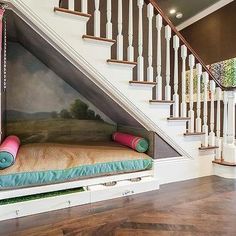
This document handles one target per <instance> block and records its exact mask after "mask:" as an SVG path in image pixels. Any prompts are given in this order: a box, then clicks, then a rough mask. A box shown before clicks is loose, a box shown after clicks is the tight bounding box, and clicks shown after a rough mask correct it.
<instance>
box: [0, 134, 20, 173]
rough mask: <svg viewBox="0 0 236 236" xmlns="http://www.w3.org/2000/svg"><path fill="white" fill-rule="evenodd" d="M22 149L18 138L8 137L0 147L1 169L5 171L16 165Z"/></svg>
mask: <svg viewBox="0 0 236 236" xmlns="http://www.w3.org/2000/svg"><path fill="white" fill-rule="evenodd" d="M19 147H20V139H19V138H18V137H17V136H14V135H11V136H8V137H7V138H6V139H5V140H4V141H3V142H2V144H1V145H0V169H5V168H7V167H10V166H11V165H13V164H14V162H15V159H16V155H17V152H18V150H19Z"/></svg>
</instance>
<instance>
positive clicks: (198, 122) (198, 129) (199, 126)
mask: <svg viewBox="0 0 236 236" xmlns="http://www.w3.org/2000/svg"><path fill="white" fill-rule="evenodd" d="M196 70H197V118H196V132H198V133H200V132H201V131H202V119H201V77H202V65H201V64H200V63H198V64H197V65H196Z"/></svg>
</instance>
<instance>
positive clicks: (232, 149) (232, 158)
mask: <svg viewBox="0 0 236 236" xmlns="http://www.w3.org/2000/svg"><path fill="white" fill-rule="evenodd" d="M225 95H226V96H227V97H228V98H227V101H228V114H227V117H226V119H227V128H228V129H227V138H226V139H227V142H226V143H225V142H224V143H223V158H224V161H226V162H229V163H236V145H235V104H236V92H234V91H227V92H225Z"/></svg>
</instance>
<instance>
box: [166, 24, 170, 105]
mask: <svg viewBox="0 0 236 236" xmlns="http://www.w3.org/2000/svg"><path fill="white" fill-rule="evenodd" d="M165 39H166V86H165V100H167V101H170V100H171V86H170V39H171V28H170V26H169V25H166V26H165Z"/></svg>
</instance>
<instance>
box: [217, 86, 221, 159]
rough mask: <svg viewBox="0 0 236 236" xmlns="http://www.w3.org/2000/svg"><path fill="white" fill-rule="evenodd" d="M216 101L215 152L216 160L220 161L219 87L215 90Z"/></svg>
mask: <svg viewBox="0 0 236 236" xmlns="http://www.w3.org/2000/svg"><path fill="white" fill-rule="evenodd" d="M216 99H217V113H216V114H217V115H216V116H217V118H216V146H218V147H219V149H218V150H216V159H217V160H221V159H222V140H221V136H220V135H221V132H220V131H221V117H222V116H221V107H220V105H221V100H222V90H221V88H220V87H217V88H216Z"/></svg>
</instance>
